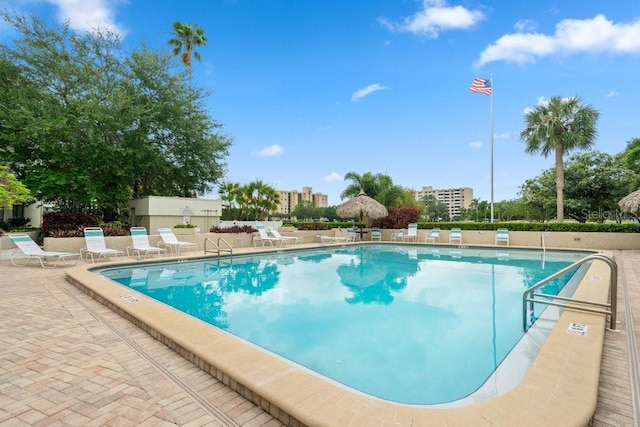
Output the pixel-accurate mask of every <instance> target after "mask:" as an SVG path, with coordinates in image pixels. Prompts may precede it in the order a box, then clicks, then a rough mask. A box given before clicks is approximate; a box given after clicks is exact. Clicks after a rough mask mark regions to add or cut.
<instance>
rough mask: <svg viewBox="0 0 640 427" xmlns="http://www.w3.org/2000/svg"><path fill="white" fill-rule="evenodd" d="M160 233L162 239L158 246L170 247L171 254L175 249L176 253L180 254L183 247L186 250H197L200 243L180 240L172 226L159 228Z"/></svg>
mask: <svg viewBox="0 0 640 427" xmlns="http://www.w3.org/2000/svg"><path fill="white" fill-rule="evenodd" d="M158 234H160V238H161V239H162V241H159V242H158V247H161V248H167V247H168V248H169V251H170V252H171V255H173V253H174V251H175V253H176V255H180V251H182V250H183V249H184V250H185V251H190V250H194V251H195V250H196V249H197V248H198V245H196V244H195V243H192V242H183V241H180V240H178V238H177V237H176V235H175V234H173V230H172V229H170V228H158Z"/></svg>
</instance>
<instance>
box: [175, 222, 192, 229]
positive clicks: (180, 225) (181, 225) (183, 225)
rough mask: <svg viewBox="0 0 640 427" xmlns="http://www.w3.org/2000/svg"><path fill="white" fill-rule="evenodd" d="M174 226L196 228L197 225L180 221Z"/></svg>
mask: <svg viewBox="0 0 640 427" xmlns="http://www.w3.org/2000/svg"><path fill="white" fill-rule="evenodd" d="M173 228H196V226H195V225H193V224H182V223H180V224H176V225H174V226H173Z"/></svg>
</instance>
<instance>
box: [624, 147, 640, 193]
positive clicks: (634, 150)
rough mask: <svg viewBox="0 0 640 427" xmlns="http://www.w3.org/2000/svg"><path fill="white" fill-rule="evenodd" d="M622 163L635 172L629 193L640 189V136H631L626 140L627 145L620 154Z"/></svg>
mask: <svg viewBox="0 0 640 427" xmlns="http://www.w3.org/2000/svg"><path fill="white" fill-rule="evenodd" d="M621 159H622V161H623V162H624V164H625V165H626V166H627V167H628V168H629V169H630V170H631V171H632V172H633V173H634V174H635V177H634V179H633V180H632V182H631V186H630V187H629V188H628V189H627V190H628V192H629V193H631V192H633V191H635V190H638V189H640V138H631V139H630V140H629V141H627V147H626V148H625V150H624V151H623V152H622V154H621Z"/></svg>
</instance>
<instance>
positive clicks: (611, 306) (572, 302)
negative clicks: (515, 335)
mask: <svg viewBox="0 0 640 427" xmlns="http://www.w3.org/2000/svg"><path fill="white" fill-rule="evenodd" d="M594 260H600V261H604V262H605V263H606V264H607V265H608V266H609V268H610V270H611V279H610V285H609V303H598V302H594V301H585V300H579V299H576V298H567V297H561V296H558V295H550V294H543V293H536V292H535V291H536V290H538V289H539V288H541V287H542V286H544V285H546V284H547V283H549V282H551V281H552V280H553V279H556V278H558V277H560V276H562V275H564V274H566V273H567V272H568V271H570V270H573V269H574V268H577V267H579V266H581V265H583V264H585V263H587V262H589V261H594ZM617 295H618V265H617V264H616V262H615V261H614V260H612V259H611V258H609V257H607V256H605V255H602V254H591V255H589V256H587V257H585V258H582V259H581V260H578V261H576V262H574V263H573V264H571V265H570V266H568V267H565V268H563V269H562V270H560V271H558V272H556V273H555V274H552V275H551V276H549V277H547V278H545V279H542V280H541V281H539V282H538V283H536V284H535V285H533V286H532V287H530V288H529V289H527V290H526V291H524V293H523V294H522V328H523V329H524V331H525V332H526V331H527V329H528V328H527V313H528V311H529V310H531V312H532V313H533V307H534V303H536V302H537V303H539V304H546V305H551V306H555V307H564V308H570V309H572V310H578V311H585V312H588V313H599V314H608V315H609V316H610V322H609V328H610V329H612V330H615V326H616V313H617V306H618V304H617ZM537 296H540V297H546V298H550V299H554V300H562V301H567V303H563V302H555V301H545V300H538V299H535V297H537ZM527 302H528V303H529V310H527ZM589 306H592V307H593V306H595V307H604V308H605V309H601V308H591V307H589Z"/></svg>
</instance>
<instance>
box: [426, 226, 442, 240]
mask: <svg viewBox="0 0 640 427" xmlns="http://www.w3.org/2000/svg"><path fill="white" fill-rule="evenodd" d="M436 240H437V241H438V242H440V229H439V228H432V229H431V231H430V232H429V233H427V235H426V236H424V241H425V243H429V242H431V243H435V242H436Z"/></svg>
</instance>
